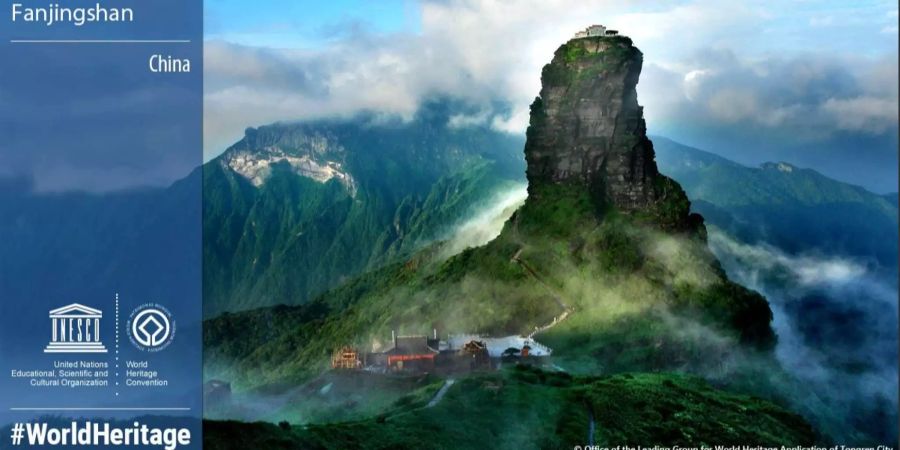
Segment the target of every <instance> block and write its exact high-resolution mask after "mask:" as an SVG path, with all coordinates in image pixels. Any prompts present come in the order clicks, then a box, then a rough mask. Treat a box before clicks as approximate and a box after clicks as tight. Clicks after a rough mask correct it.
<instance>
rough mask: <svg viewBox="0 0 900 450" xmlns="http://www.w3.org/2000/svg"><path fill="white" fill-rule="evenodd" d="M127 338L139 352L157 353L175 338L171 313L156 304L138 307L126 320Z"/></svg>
mask: <svg viewBox="0 0 900 450" xmlns="http://www.w3.org/2000/svg"><path fill="white" fill-rule="evenodd" d="M127 328H128V338H129V339H130V340H131V343H132V344H134V346H135V347H137V348H138V349H139V350H143V351H145V352H158V351H160V350H162V349H164V348H166V347H168V346H169V344H171V343H172V340H173V339H174V338H175V320H173V319H172V313H170V312H169V310H168V309H166V307H165V306H162V305H160V304H158V303H147V304H143V305H141V306H138V307H137V308H135V309H134V311H132V312H131V316H130V317H129V318H128V327H127Z"/></svg>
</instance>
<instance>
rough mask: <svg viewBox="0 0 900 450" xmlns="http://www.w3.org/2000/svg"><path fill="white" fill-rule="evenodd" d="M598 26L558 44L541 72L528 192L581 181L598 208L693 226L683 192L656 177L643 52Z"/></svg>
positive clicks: (529, 136) (529, 149)
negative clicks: (641, 94) (642, 94)
mask: <svg viewBox="0 0 900 450" xmlns="http://www.w3.org/2000/svg"><path fill="white" fill-rule="evenodd" d="M595 27H599V26H595ZM595 27H590V28H588V29H587V30H586V31H584V32H580V33H579V34H578V35H576V37H575V38H573V39H571V40H569V41H568V42H566V43H565V44H563V45H562V46H560V47H559V49H557V50H556V52H555V53H554V55H553V60H552V61H551V62H550V63H549V64H547V65H546V66H544V69H543V71H542V73H541V83H542V87H541V92H540V96H539V97H537V98H536V99H535V101H534V103H532V105H531V121H530V125H529V127H528V132H527V142H526V144H525V158H526V160H527V162H528V168H527V175H528V183H529V195H530V196H533V197H539V196H540V191H541V189H542V186H545V185H547V184H579V185H583V186H585V187H586V188H587V189H588V190H589V191H590V193H591V195H592V197H593V198H594V202H595V203H597V204H600V205H611V206H613V207H615V208H617V209H619V210H621V211H625V212H634V211H645V212H650V213H654V212H660V211H661V210H666V212H665V213H666V214H667V215H668V216H669V217H668V218H667V219H666V222H669V223H668V224H669V225H673V226H675V227H677V228H683V227H684V226H685V225H686V224H692V223H695V221H690V220H688V215H689V211H688V208H687V205H689V203H688V202H687V198H686V196H685V195H684V192H683V191H682V190H681V188H680V187H679V186H678V184H677V183H675V182H674V181H672V180H671V179H669V178H667V177H665V176H663V175H661V174H660V173H659V171H658V169H657V166H656V162H655V160H654V151H653V143H652V142H651V141H650V139H648V138H647V134H646V132H647V127H646V123H645V122H644V111H643V107H641V106H640V105H639V104H638V101H637V91H636V89H635V88H636V86H637V83H638V78H639V76H640V73H641V66H642V63H643V54H642V53H641V51H640V50H638V49H637V47H635V46H634V45H633V44H632V41H631V39H629V38H628V37H625V36H620V35H617V34H615V35H610V34H607V33H608V32H609V30H605V29H604V30H603V33H604V34H600V33H599V31H598V30H593V32H592V29H594V28H595ZM601 28H602V27H601ZM592 33H593V34H592ZM671 205H676V206H677V207H675V208H670V207H669V206H671ZM673 211H674V214H673Z"/></svg>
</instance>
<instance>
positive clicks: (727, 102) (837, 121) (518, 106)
mask: <svg viewBox="0 0 900 450" xmlns="http://www.w3.org/2000/svg"><path fill="white" fill-rule="evenodd" d="M206 19H207V22H206V38H207V42H206V92H205V99H206V102H205V104H206V110H205V127H204V130H205V149H204V151H205V158H206V159H209V158H211V157H213V156H215V155H217V154H218V153H220V152H221V151H222V150H224V149H225V148H226V147H227V146H228V145H229V144H230V143H232V142H234V141H235V140H237V139H239V138H240V136H241V135H242V133H243V130H244V128H245V127H247V126H258V125H263V124H266V123H271V122H275V121H293V120H305V119H312V118H318V117H332V116H349V115H352V114H354V113H355V112H358V111H360V110H365V109H368V110H375V111H380V112H383V113H387V114H396V115H400V116H402V117H411V116H412V114H414V112H415V110H416V108H417V107H418V106H419V105H420V104H421V102H422V101H423V100H427V99H428V98H431V97H434V96H451V97H455V98H459V99H462V100H463V101H466V102H468V103H470V104H472V105H473V106H475V107H476V108H479V107H480V108H481V112H479V113H477V114H476V115H475V116H474V117H471V118H469V121H471V120H475V121H488V122H490V123H491V124H492V125H494V126H495V127H496V128H498V129H502V130H505V131H509V132H514V133H521V132H523V131H524V128H525V126H526V124H527V119H528V115H527V106H528V104H530V102H531V100H532V99H533V98H534V96H535V95H536V94H537V92H538V90H539V89H540V68H541V66H542V65H543V64H545V63H546V62H547V61H549V59H550V57H551V56H552V53H553V51H554V50H555V49H556V48H557V47H558V46H559V45H560V44H561V43H563V42H565V41H566V40H567V39H568V38H569V37H570V36H571V35H572V34H573V33H574V32H575V31H576V30H577V29H580V28H583V27H584V26H586V25H589V24H591V23H603V24H606V25H609V26H612V27H614V28H617V29H619V30H620V31H621V32H622V33H623V34H626V35H628V36H630V37H631V38H632V39H633V40H634V42H635V45H637V46H638V47H639V48H640V49H641V50H642V51H643V52H644V71H643V73H642V77H641V82H640V84H639V85H638V95H639V100H640V102H641V103H642V104H643V105H644V106H645V114H646V118H647V124H648V128H649V131H650V132H651V133H655V134H661V135H665V136H668V137H670V138H672V139H675V140H678V141H681V142H683V143H686V144H689V145H694V146H697V147H701V148H704V149H706V150H710V151H713V152H716V153H720V154H722V155H724V156H726V157H729V158H732V159H735V160H737V161H739V162H742V163H745V164H749V165H756V164H759V163H761V162H765V161H769V160H785V161H788V162H792V163H795V164H797V165H800V166H807V167H812V168H815V169H818V170H820V171H822V172H824V173H826V174H827V175H830V176H832V177H835V178H838V179H841V180H845V181H849V182H853V183H856V184H861V185H865V186H866V187H869V188H870V189H873V190H876V191H879V192H887V191H895V190H896V184H897V170H896V167H897V135H898V132H897V81H896V80H897V21H898V19H897V4H896V2H890V1H863V2H834V1H815V0H808V1H797V2H782V1H758V2H727V3H726V2H721V1H714V0H693V1H680V2H647V1H641V2H628V1H593V2H585V1H569V0H505V1H499V0H498V1H488V0H485V1H477V0H423V1H411V0H410V1H387V2H362V1H333V2H288V1H273V2H254V3H253V4H252V6H250V3H249V2H247V1H246V0H209V1H207V2H206ZM497 105H503V107H502V108H499V109H498V108H497Z"/></svg>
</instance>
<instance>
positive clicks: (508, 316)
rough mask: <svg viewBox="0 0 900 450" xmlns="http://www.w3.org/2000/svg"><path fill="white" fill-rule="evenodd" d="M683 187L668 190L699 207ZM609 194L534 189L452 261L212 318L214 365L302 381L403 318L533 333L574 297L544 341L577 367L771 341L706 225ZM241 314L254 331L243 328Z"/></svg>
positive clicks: (676, 362) (426, 260)
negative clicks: (598, 197) (684, 222)
mask: <svg viewBox="0 0 900 450" xmlns="http://www.w3.org/2000/svg"><path fill="white" fill-rule="evenodd" d="M676 192H678V193H681V191H676ZM681 195H683V193H681ZM672 197H677V196H674V195H673V196H670V197H669V198H667V199H664V200H661V201H665V202H669V201H673V204H675V205H683V206H684V207H686V206H687V203H686V202H682V201H681V200H678V199H675V200H672ZM597 205H598V202H596V201H594V200H593V199H591V197H590V194H588V193H587V191H586V189H584V187H583V186H580V185H557V184H547V185H542V186H533V187H532V190H531V197H530V198H529V200H528V201H527V202H526V204H525V206H524V207H522V208H521V209H520V210H519V211H518V212H517V213H516V214H515V215H514V217H513V218H512V219H511V220H510V221H509V222H507V224H506V226H505V228H504V230H503V232H502V233H501V235H500V236H499V237H498V238H497V239H495V240H494V241H492V242H490V243H489V244H487V245H485V246H483V247H479V248H473V249H469V250H466V251H464V252H462V253H461V254H459V255H456V256H453V257H451V258H449V259H447V260H443V259H440V258H435V257H434V255H436V254H439V253H440V252H439V251H437V250H438V249H439V247H440V246H439V245H436V246H434V247H432V248H430V249H429V250H427V251H424V252H421V253H419V254H418V255H416V256H415V257H413V258H411V259H409V260H408V261H407V262H406V263H403V264H395V265H392V266H388V267H386V268H384V269H381V270H379V271H375V272H370V273H368V274H366V275H364V276H362V277H359V278H357V279H356V280H354V281H352V282H350V283H347V284H345V285H343V286H342V287H340V288H338V289H336V290H334V291H332V292H329V293H327V294H325V295H323V296H321V297H319V298H318V299H317V300H315V301H313V302H311V303H310V304H308V305H304V306H300V307H281V308H278V309H276V310H272V309H262V310H255V311H249V312H245V313H239V314H230V315H226V316H223V317H221V318H218V319H215V320H210V321H207V325H206V326H205V328H204V335H205V347H206V349H207V352H206V358H207V374H208V376H212V377H224V378H226V379H229V380H232V381H234V382H235V383H236V386H237V387H238V388H240V389H248V388H257V387H262V386H266V385H270V384H273V383H274V384H278V383H285V382H293V383H296V382H302V381H304V380H306V379H308V378H309V377H311V376H313V375H315V374H316V373H318V372H319V371H320V370H321V369H323V368H324V367H325V364H326V361H327V358H328V355H329V354H330V352H331V351H332V350H333V349H334V348H336V347H339V346H340V345H345V344H352V345H357V346H360V347H362V348H370V347H371V346H372V344H373V343H374V342H377V341H381V342H384V341H385V340H386V337H387V336H389V335H390V330H392V329H396V330H399V331H400V332H405V333H426V332H428V331H429V330H431V329H432V328H438V329H440V330H441V331H442V332H455V333H459V332H480V333H487V334H493V335H506V334H513V333H528V332H529V331H530V330H533V329H534V328H535V327H538V326H541V325H544V324H547V323H550V322H551V321H552V320H553V318H554V317H556V316H558V315H560V314H561V313H562V312H563V308H564V307H567V308H571V309H572V311H573V312H572V314H571V315H570V318H569V319H568V320H567V321H565V322H563V323H561V324H560V325H559V326H557V327H555V328H553V329H551V330H549V331H547V332H544V333H542V334H541V335H539V337H538V339H539V340H542V341H545V342H546V343H548V344H549V345H551V347H553V348H554V351H555V353H554V355H555V358H558V361H559V362H560V364H561V365H563V366H564V367H566V369H568V370H571V371H576V372H590V371H592V370H594V369H601V370H603V371H606V372H609V371H628V370H660V369H676V368H686V367H687V368H690V367H693V368H696V369H697V370H698V371H700V370H705V369H706V368H708V366H709V364H710V361H713V360H715V357H712V358H711V357H710V355H720V354H722V353H723V352H725V351H726V350H725V349H732V350H733V349H734V347H735V346H738V344H740V343H743V344H745V345H744V346H743V347H742V348H744V349H745V350H746V351H748V352H754V351H756V350H754V349H759V348H762V349H768V348H770V347H771V345H772V344H773V343H774V335H773V334H772V331H771V329H770V327H769V323H770V321H771V312H770V311H769V309H768V305H767V304H766V302H765V299H764V298H762V297H761V296H759V295H758V294H756V293H754V292H752V291H749V290H747V289H744V288H742V287H740V286H738V285H735V284H733V283H731V282H729V281H728V280H727V279H725V277H724V275H723V273H722V271H721V269H720V268H719V267H718V264H717V263H716V261H715V259H714V258H713V257H712V255H711V254H710V253H709V251H708V250H707V248H706V246H705V242H704V241H703V240H702V233H697V232H696V230H694V231H690V230H689V231H683V232H681V233H680V234H678V233H676V234H672V232H671V231H670V230H668V224H667V223H655V222H653V218H654V217H657V216H654V215H650V216H629V215H625V214H621V213H619V212H617V211H615V210H614V209H611V208H607V209H603V208H598V206H597ZM673 214H674V213H673ZM680 214H681V215H682V217H686V216H687V212H686V211H685V210H682V211H681V213H680ZM514 257H515V258H516V259H517V260H514ZM234 323H236V324H240V326H241V327H243V329H244V330H247V331H245V332H243V333H241V334H239V335H232V331H233V330H232V328H233V326H236V325H232V324H234ZM237 336H239V337H240V339H238V337H237ZM617 350H618V351H617Z"/></svg>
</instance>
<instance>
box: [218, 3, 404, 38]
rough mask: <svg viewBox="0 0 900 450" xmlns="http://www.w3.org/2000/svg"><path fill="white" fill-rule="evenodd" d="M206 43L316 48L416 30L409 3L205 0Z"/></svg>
mask: <svg viewBox="0 0 900 450" xmlns="http://www.w3.org/2000/svg"><path fill="white" fill-rule="evenodd" d="M205 16H206V17H205V24H204V25H205V27H206V30H205V33H206V36H207V39H222V40H227V41H230V42H235V43H242V44H247V45H253V46H266V47H286V48H290V47H321V46H323V45H325V44H326V43H327V42H328V41H329V40H331V39H333V38H334V37H336V36H340V35H346V34H348V33H352V32H353V30H356V29H359V27H364V28H365V29H367V30H369V31H372V32H377V33H396V32H404V33H415V32H417V31H418V30H419V27H420V25H421V23H420V20H419V10H418V6H417V4H416V3H415V2H411V1H401V0H385V1H378V2H373V1H361V0H334V1H325V2H323V1H308V0H304V1H291V0H276V1H261V2H254V3H253V4H252V6H251V5H250V4H249V3H248V2H247V0H207V1H206V2H205Z"/></svg>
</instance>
